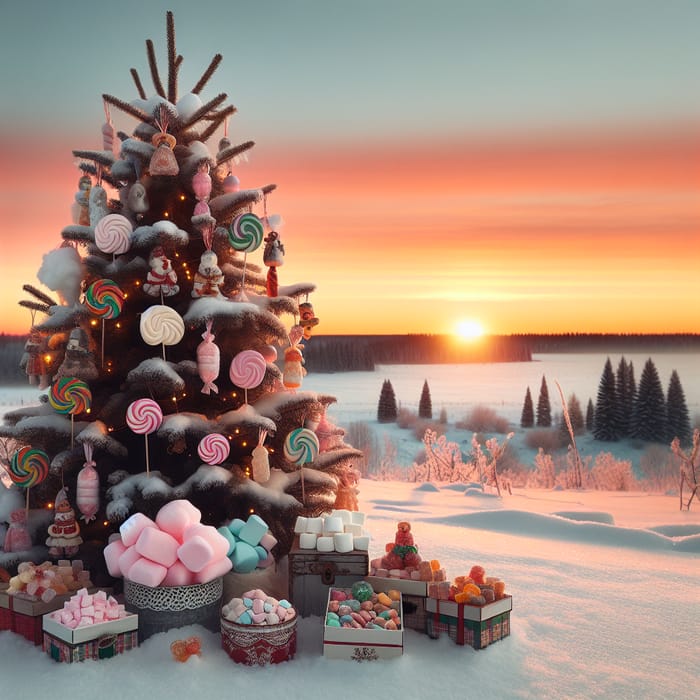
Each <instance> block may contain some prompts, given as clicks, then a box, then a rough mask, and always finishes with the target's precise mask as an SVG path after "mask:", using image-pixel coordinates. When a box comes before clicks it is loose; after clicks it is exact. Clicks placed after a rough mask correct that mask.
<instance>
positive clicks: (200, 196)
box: [192, 163, 211, 216]
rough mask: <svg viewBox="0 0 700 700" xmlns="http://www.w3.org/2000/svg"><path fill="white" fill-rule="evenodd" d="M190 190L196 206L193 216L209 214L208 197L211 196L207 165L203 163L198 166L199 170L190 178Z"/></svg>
mask: <svg viewBox="0 0 700 700" xmlns="http://www.w3.org/2000/svg"><path fill="white" fill-rule="evenodd" d="M192 190H193V192H194V196H195V197H196V199H197V204H196V206H195V208H194V215H195V216H200V215H201V214H209V205H208V204H207V201H208V200H209V195H210V194H211V176H210V175H209V165H208V164H206V163H204V164H203V165H200V166H199V169H198V170H197V172H196V173H195V175H194V177H193V178H192Z"/></svg>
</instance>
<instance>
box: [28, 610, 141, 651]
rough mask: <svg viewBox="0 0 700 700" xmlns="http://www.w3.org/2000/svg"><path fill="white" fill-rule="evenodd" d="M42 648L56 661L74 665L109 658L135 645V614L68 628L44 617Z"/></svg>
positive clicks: (136, 622)
mask: <svg viewBox="0 0 700 700" xmlns="http://www.w3.org/2000/svg"><path fill="white" fill-rule="evenodd" d="M42 620H43V643H42V648H43V650H44V652H45V653H46V654H48V655H49V656H50V657H51V658H52V659H54V660H55V661H61V662H64V663H73V662H76V661H85V659H109V658H111V657H113V656H116V655H117V654H123V653H124V652H125V651H128V650H129V649H134V648H136V647H137V646H138V644H139V640H138V625H139V616H138V615H127V616H126V617H122V618H120V619H119V620H110V621H109V622H100V623H97V624H94V625H86V626H84V627H76V628H75V629H71V628H70V627H66V626H65V625H62V624H61V623H60V622H56V620H52V619H51V617H50V616H49V615H44V616H43V618H42Z"/></svg>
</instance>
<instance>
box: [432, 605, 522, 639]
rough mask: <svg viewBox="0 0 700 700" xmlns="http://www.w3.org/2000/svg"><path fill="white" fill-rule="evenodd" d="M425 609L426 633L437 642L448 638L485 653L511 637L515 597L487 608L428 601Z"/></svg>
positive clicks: (486, 606) (484, 606)
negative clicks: (511, 616)
mask: <svg viewBox="0 0 700 700" xmlns="http://www.w3.org/2000/svg"><path fill="white" fill-rule="evenodd" d="M425 607H426V631H427V633H428V636H429V637H431V638H433V639H437V638H438V637H439V636H440V635H441V634H447V635H449V637H450V638H451V639H452V640H453V641H454V642H455V643H456V644H459V645H466V646H470V647H472V648H473V649H485V648H486V647H487V646H488V645H489V644H493V643H494V642H497V641H499V640H500V639H503V638H504V637H507V636H508V635H509V634H510V611H511V610H512V609H513V598H512V596H505V597H504V598H501V599H500V600H496V601H494V602H493V603H488V604H486V605H467V604H465V603H455V602H454V601H451V600H438V599H436V598H428V599H427V600H426V603H425Z"/></svg>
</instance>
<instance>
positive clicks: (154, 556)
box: [134, 527, 180, 569]
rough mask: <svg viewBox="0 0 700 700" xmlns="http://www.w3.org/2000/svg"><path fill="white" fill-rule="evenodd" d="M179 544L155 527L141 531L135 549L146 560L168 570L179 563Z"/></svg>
mask: <svg viewBox="0 0 700 700" xmlns="http://www.w3.org/2000/svg"><path fill="white" fill-rule="evenodd" d="M179 546H180V544H179V542H178V541H177V540H176V539H175V538H174V537H173V536H172V535H169V534H168V533H167V532H163V530H159V529H158V528H155V527H145V528H144V529H143V530H141V534H140V535H139V538H138V539H137V540H136V544H135V545H134V548H135V549H136V551H137V552H138V553H139V554H140V555H141V556H142V557H146V559H150V560H151V561H154V562H155V563H156V564H161V565H162V566H164V567H165V568H166V569H167V568H168V567H170V566H172V565H173V564H174V563H175V562H176V561H177V548H178V547H179Z"/></svg>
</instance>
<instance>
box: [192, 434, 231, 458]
mask: <svg viewBox="0 0 700 700" xmlns="http://www.w3.org/2000/svg"><path fill="white" fill-rule="evenodd" d="M230 451H231V445H229V442H228V440H227V439H226V438H225V437H224V436H223V435H221V434H220V433H209V435H205V436H204V437H203V438H202V439H201V440H200V441H199V446H198V447H197V453H198V454H199V457H200V459H201V460H202V461H203V462H206V463H207V464H221V463H222V462H223V461H224V460H225V459H226V458H227V457H228V455H229V452H230Z"/></svg>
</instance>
